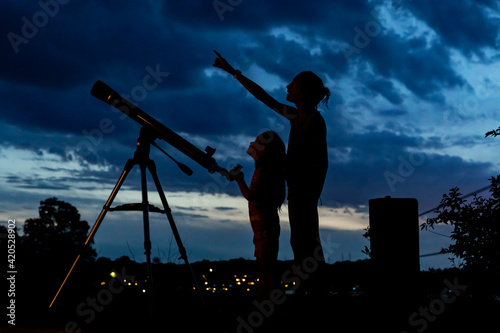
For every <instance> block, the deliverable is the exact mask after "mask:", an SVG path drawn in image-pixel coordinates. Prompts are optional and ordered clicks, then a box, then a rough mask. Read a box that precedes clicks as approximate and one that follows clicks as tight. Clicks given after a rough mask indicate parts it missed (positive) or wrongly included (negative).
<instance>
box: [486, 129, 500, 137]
mask: <svg viewBox="0 0 500 333" xmlns="http://www.w3.org/2000/svg"><path fill="white" fill-rule="evenodd" d="M499 135H500V127H499V128H498V129H496V130H493V131H489V132H486V134H485V136H484V137H485V138H487V137H489V136H493V137H496V136H499Z"/></svg>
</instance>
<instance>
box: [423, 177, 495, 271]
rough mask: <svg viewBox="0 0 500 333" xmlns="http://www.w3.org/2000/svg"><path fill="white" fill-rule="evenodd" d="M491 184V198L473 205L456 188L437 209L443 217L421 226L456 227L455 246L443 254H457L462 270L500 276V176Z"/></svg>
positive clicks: (493, 178)
mask: <svg viewBox="0 0 500 333" xmlns="http://www.w3.org/2000/svg"><path fill="white" fill-rule="evenodd" d="M490 182H491V188H490V193H491V194H490V197H488V198H484V197H481V196H477V195H474V198H473V199H472V201H470V202H468V201H467V200H466V199H463V198H461V196H462V194H461V193H460V190H459V189H458V188H457V187H455V188H452V189H451V190H450V192H449V194H444V195H443V198H442V200H441V203H440V205H439V206H438V208H437V209H436V213H438V214H439V215H438V216H437V217H434V218H429V219H428V220H427V221H426V223H424V224H422V225H421V228H422V229H427V228H429V227H430V228H434V226H435V225H437V224H447V225H452V226H453V227H454V229H453V231H452V234H451V239H452V240H454V241H455V243H454V244H451V245H450V246H449V247H448V248H445V249H442V250H441V251H442V253H452V254H454V255H455V256H456V257H458V258H460V259H461V260H462V261H463V263H461V264H460V266H462V267H464V268H468V269H472V270H475V271H477V272H500V186H499V184H500V176H497V177H492V178H490Z"/></svg>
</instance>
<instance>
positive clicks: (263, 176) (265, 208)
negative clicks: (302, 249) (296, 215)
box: [231, 131, 286, 299]
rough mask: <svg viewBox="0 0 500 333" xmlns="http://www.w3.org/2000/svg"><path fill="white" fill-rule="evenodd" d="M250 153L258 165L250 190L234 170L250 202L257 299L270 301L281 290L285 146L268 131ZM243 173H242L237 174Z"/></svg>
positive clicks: (252, 143)
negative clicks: (279, 269) (279, 262)
mask: <svg viewBox="0 0 500 333" xmlns="http://www.w3.org/2000/svg"><path fill="white" fill-rule="evenodd" d="M247 153H248V154H249V155H250V156H252V158H253V159H254V161H255V171H254V173H253V176H252V181H251V183H250V186H249V187H248V186H247V184H246V183H245V180H244V176H243V172H241V171H237V169H236V168H235V169H233V170H231V173H232V174H233V175H234V179H235V181H236V182H237V183H238V186H239V188H240V191H241V194H243V196H244V197H245V199H247V200H248V211H249V215H250V224H251V226H252V230H253V232H254V237H253V243H254V245H255V252H254V255H255V258H256V261H257V267H258V270H259V284H258V291H257V297H258V298H259V299H265V298H268V297H269V295H270V294H271V292H272V291H273V290H274V289H275V288H276V287H278V284H277V283H278V282H279V280H278V279H277V278H276V274H277V272H276V262H277V260H278V250H279V235H280V220H279V216H278V210H279V208H280V207H281V204H282V203H283V201H285V192H286V190H285V158H286V151H285V144H284V143H283V141H281V139H280V137H279V136H278V134H276V133H275V132H272V131H267V132H265V133H262V134H260V135H259V136H258V137H257V138H256V139H255V141H253V142H251V143H250V146H249V147H248V150H247ZM237 172H239V173H237Z"/></svg>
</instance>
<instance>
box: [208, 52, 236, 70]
mask: <svg viewBox="0 0 500 333" xmlns="http://www.w3.org/2000/svg"><path fill="white" fill-rule="evenodd" d="M214 52H215V54H216V55H217V58H215V61H214V64H213V65H212V66H214V67H217V68H220V69H222V70H224V71H226V72H228V73H229V74H231V75H234V74H235V72H236V71H235V70H234V68H233V66H231V65H230V64H229V63H228V62H227V61H226V59H224V58H223V57H222V56H221V55H220V53H219V52H217V51H215V50H214Z"/></svg>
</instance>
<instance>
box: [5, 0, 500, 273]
mask: <svg viewBox="0 0 500 333" xmlns="http://www.w3.org/2000/svg"><path fill="white" fill-rule="evenodd" d="M1 7H2V10H1V11H0V17H1V20H0V36H1V42H0V72H1V77H0V87H1V89H0V99H1V101H2V104H1V112H0V133H1V135H0V139H1V143H2V144H1V146H0V184H1V185H0V198H1V204H0V216H1V219H0V220H1V221H2V223H5V222H6V221H7V220H8V219H16V221H18V222H19V223H20V224H21V223H22V222H23V221H24V220H25V219H27V218H31V217H36V216H37V215H38V211H37V208H38V206H39V203H40V201H41V200H44V199H46V198H48V197H52V196H55V197H57V198H59V199H60V200H64V201H67V202H70V203H71V204H73V205H74V206H76V207H77V208H78V209H79V211H80V213H81V214H82V219H84V220H87V221H88V222H89V224H90V225H93V223H94V221H95V219H96V217H97V215H98V213H99V212H100V209H101V208H102V206H103V204H104V203H105V201H106V199H107V197H108V195H109V193H110V191H111V189H112V188H113V186H114V183H115V182H116V180H117V179H118V177H119V175H120V173H121V170H122V169H123V166H124V165H125V162H126V161H127V159H129V158H131V157H132V156H133V152H134V150H135V140H136V139H137V136H138V133H139V125H138V124H137V123H135V122H134V121H132V120H131V119H129V118H126V117H124V116H123V115H122V114H120V113H119V112H118V111H117V110H113V109H112V108H111V107H110V106H108V105H106V104H104V103H102V102H101V101H99V100H97V99H95V98H94V97H92V96H91V95H90V89H91V87H92V85H93V84H94V82H95V81H97V80H102V81H104V82H105V83H107V84H108V85H110V86H111V87H112V88H114V89H115V90H116V91H118V92H119V93H120V94H121V95H122V96H126V97H127V98H128V99H129V100H130V101H131V102H133V103H134V104H136V105H138V106H140V107H141V108H142V109H143V110H144V111H146V112H148V113H149V114H150V115H152V116H153V117H155V118H157V119H158V120H160V121H161V122H162V123H164V124H165V125H166V126H167V127H169V128H170V129H172V130H174V131H175V132H177V133H179V134H180V135H182V136H183V137H184V138H186V139H187V140H189V141H190V142H191V143H193V144H194V145H196V146H197V147H199V148H200V149H202V150H203V149H204V148H205V147H206V146H207V145H209V146H211V147H214V148H216V149H217V151H216V153H215V155H214V158H215V159H216V160H217V162H218V163H219V164H220V165H221V166H224V167H227V168H230V167H232V166H234V165H235V164H237V163H239V164H241V165H243V167H244V169H243V170H244V171H245V173H246V178H247V181H248V180H249V177H250V175H251V173H252V171H253V165H252V160H251V159H250V157H249V156H247V155H246V153H245V152H246V148H247V146H248V143H249V142H250V141H252V140H253V139H254V138H255V137H256V136H257V135H258V134H259V133H260V132H262V131H263V130H266V129H273V130H275V131H276V132H278V134H279V135H280V136H281V137H282V138H283V139H284V141H285V142H286V141H287V140H288V131H289V125H288V124H287V123H286V122H285V121H284V120H283V119H281V118H280V117H278V116H277V115H275V114H273V112H272V111H270V110H268V109H266V107H265V106H264V105H262V104H260V103H259V102H258V101H256V100H254V99H253V97H251V96H250V95H249V94H248V93H247V92H246V91H245V90H244V89H243V88H242V87H241V86H240V85H239V84H238V83H237V82H236V81H235V80H234V79H233V78H232V77H230V76H229V75H226V74H224V73H223V72H221V71H220V70H217V69H215V68H213V67H212V64H213V61H214V53H213V52H212V50H214V49H216V50H217V51H219V52H220V53H221V54H222V55H223V56H224V57H225V58H226V59H227V60H228V61H229V62H230V63H231V64H233V66H234V67H235V68H239V69H240V70H241V71H242V72H243V73H244V74H245V75H246V76H248V77H249V78H251V79H253V80H254V81H256V82H257V83H259V84H261V85H262V86H263V87H264V88H265V89H266V90H267V91H268V92H269V93H270V94H271V95H272V96H274V97H275V98H276V99H278V100H280V101H282V102H285V95H286V88H285V87H286V85H287V84H288V83H289V82H290V81H291V80H292V79H293V77H294V76H295V75H296V74H297V73H299V72H301V71H304V70H312V71H313V72H315V73H317V74H318V75H319V76H320V77H322V78H323V80H324V82H325V84H326V85H327V86H328V87H329V88H330V90H331V91H332V97H331V98H330V103H329V105H328V108H325V107H321V111H322V114H323V116H324V118H325V121H326V124H327V128H328V146H329V163H330V167H329V171H328V175H327V179H326V184H325V189H324V191H323V195H322V198H321V204H322V205H321V207H320V208H319V209H320V216H321V221H320V224H321V235H322V238H323V244H324V247H325V252H326V254H327V256H328V260H329V262H334V261H337V260H341V259H342V257H343V258H344V259H348V258H349V256H350V257H351V259H352V260H356V259H362V258H365V256H364V255H363V254H362V253H361V250H362V249H363V247H364V246H365V245H368V243H367V242H366V240H364V238H363V237H362V234H363V231H362V229H363V228H365V227H366V226H367V225H368V200H369V199H372V198H378V197H384V196H387V195H390V196H392V197H400V198H417V199H418V200H419V209H420V211H426V210H428V209H431V208H433V207H435V206H437V204H438V203H439V201H440V198H441V196H442V194H444V193H447V192H448V190H449V189H450V188H452V187H455V186H458V187H460V189H461V190H462V193H464V194H465V193H468V192H471V191H473V190H476V189H478V188H481V187H484V186H485V185H487V184H488V178H489V177H491V176H493V175H497V174H498V166H499V161H498V155H497V152H498V146H499V144H500V141H498V140H496V139H493V138H486V139H485V138H484V133H486V132H487V131H489V130H492V129H495V128H497V127H498V126H500V121H499V119H500V117H499V111H498V108H497V106H498V105H499V102H500V67H499V62H500V51H499V34H498V32H499V31H498V30H499V29H498V27H499V18H500V6H499V1H494V0H475V1H473V0H453V1H451V0H443V1H438V2H436V1H431V0H421V1H410V0H399V1H381V0H380V1H377V0H372V1H368V0H349V1H348V0H345V1H326V0H325V1H315V2H314V3H304V2H303V1H273V2H269V1H248V0H239V1H228V0H221V1H182V2H181V1H126V2H123V1H106V2H102V1H78V0H73V1H68V0H65V1H63V0H59V1H56V0H47V1H43V0H42V1H39V2H36V1H3V2H2V5H1ZM159 144H160V145H161V146H162V147H163V148H164V149H166V150H167V151H168V152H169V153H170V154H172V155H173V156H174V157H176V158H177V159H179V161H181V162H183V163H185V164H187V165H189V166H190V167H191V168H192V169H193V171H194V174H193V175H192V176H191V177H188V176H186V175H184V174H182V173H181V172H180V171H179V170H178V169H177V167H176V166H175V164H173V163H172V162H170V161H169V160H167V159H166V158H165V157H164V155H162V154H161V153H159V152H158V151H156V150H155V148H153V153H152V158H153V159H154V160H155V161H156V163H157V165H158V168H159V177H160V180H161V182H162V184H163V186H164V189H165V191H166V192H167V199H168V200H169V204H170V206H171V208H172V210H173V212H174V217H175V219H176V222H177V226H178V228H179V232H180V234H181V238H182V239H183V241H184V243H185V244H184V245H185V246H186V249H187V251H188V254H189V255H190V258H191V260H192V261H196V260H202V259H210V260H222V259H230V258H238V257H244V258H249V259H250V258H252V253H253V249H252V246H253V245H252V233H251V229H250V225H249V223H248V218H247V209H246V202H245V200H244V199H243V198H242V197H241V196H240V195H239V193H238V191H237V186H236V185H235V184H232V183H228V182H226V181H225V180H224V179H222V178H221V177H220V176H218V175H210V174H209V173H208V172H207V171H206V170H204V169H203V168H201V167H200V166H199V165H197V164H196V163H195V162H193V161H192V160H190V159H189V158H187V157H186V156H184V155H183V154H182V153H180V152H178V151H176V150H175V149H174V148H172V147H170V146H169V145H168V144H167V143H165V142H160V143H159ZM139 189H140V183H139V178H138V168H137V169H136V170H134V172H133V173H132V174H131V175H130V176H129V178H128V179H127V181H126V183H125V185H124V188H123V189H122V191H120V193H119V195H118V197H117V199H116V201H115V202H116V204H121V203H128V202H138V201H140V192H139ZM149 189H150V190H151V192H150V193H151V194H150V200H151V202H152V203H154V204H156V205H160V201H159V199H158V198H157V196H156V195H155V193H154V188H153V184H152V183H150V184H149ZM141 221H142V220H141V215H140V214H135V213H128V214H127V213H121V212H112V213H109V214H108V216H107V217H106V219H105V220H104V222H103V224H102V226H101V228H100V229H99V231H98V232H97V235H96V238H95V248H96V249H97V251H98V253H99V255H101V256H106V257H110V258H115V257H119V256H121V255H129V256H133V257H135V259H136V260H138V261H141V260H143V254H142V253H143V249H142V242H143V240H142V225H141ZM151 227H152V240H153V255H155V256H159V257H161V258H162V260H164V261H166V260H169V259H168V258H170V257H171V255H169V253H170V254H172V253H174V252H175V251H176V246H175V244H174V243H173V242H172V236H171V231H170V228H169V227H168V224H167V222H166V219H165V218H164V217H163V216H154V217H152V221H151ZM450 230H451V229H450V227H442V228H439V229H437V231H438V232H440V233H443V234H449V232H450ZM420 238H421V242H420V245H421V249H420V251H421V253H422V254H425V253H431V252H437V251H439V249H440V248H441V247H444V246H447V245H448V244H449V241H450V240H449V239H448V238H446V237H443V236H439V235H436V234H432V233H429V232H425V231H424V232H421V233H420ZM280 258H281V259H291V258H292V253H291V249H290V246H289V231H288V220H287V216H286V206H285V207H284V209H283V213H282V237H281V245H280ZM432 266H434V267H446V266H449V263H448V260H447V259H446V256H439V257H429V258H422V267H423V268H426V267H432Z"/></svg>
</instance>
